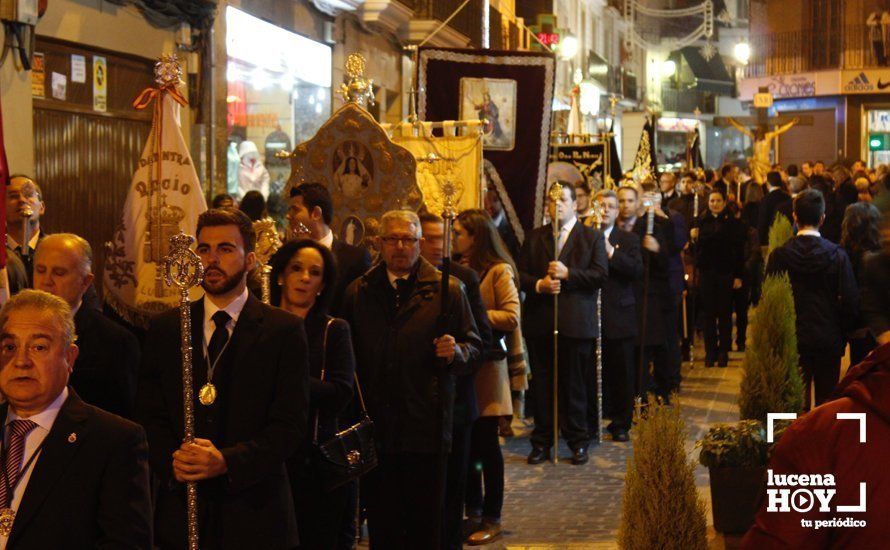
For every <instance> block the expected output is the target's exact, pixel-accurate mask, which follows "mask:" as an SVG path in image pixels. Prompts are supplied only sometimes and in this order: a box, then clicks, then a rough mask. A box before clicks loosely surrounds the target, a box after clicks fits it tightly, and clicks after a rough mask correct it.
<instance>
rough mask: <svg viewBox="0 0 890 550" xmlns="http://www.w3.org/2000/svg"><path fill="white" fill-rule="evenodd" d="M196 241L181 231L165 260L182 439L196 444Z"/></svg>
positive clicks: (192, 503) (194, 513)
mask: <svg viewBox="0 0 890 550" xmlns="http://www.w3.org/2000/svg"><path fill="white" fill-rule="evenodd" d="M193 242H195V239H194V238H193V237H191V236H190V235H186V234H185V233H183V232H182V231H180V232H179V233H178V234H176V235H173V236H172V237H170V252H169V253H168V254H167V255H166V256H165V257H164V280H165V281H166V283H167V286H176V287H177V288H178V289H179V331H180V347H179V349H180V352H181V354H182V416H183V419H184V426H183V440H184V442H185V443H193V442H194V441H195V401H194V399H195V397H194V382H193V378H192V316H191V308H190V307H189V304H190V303H191V299H190V298H189V291H190V290H191V289H192V288H193V287H196V286H198V285H199V284H201V281H202V280H203V279H204V266H203V265H201V259H200V258H199V257H198V255H197V254H195V252H194V251H193V250H192V249H191V245H192V243H193ZM185 488H186V517H187V522H188V547H189V550H198V548H199V546H198V484H197V482H195V481H188V482H186V484H185Z"/></svg>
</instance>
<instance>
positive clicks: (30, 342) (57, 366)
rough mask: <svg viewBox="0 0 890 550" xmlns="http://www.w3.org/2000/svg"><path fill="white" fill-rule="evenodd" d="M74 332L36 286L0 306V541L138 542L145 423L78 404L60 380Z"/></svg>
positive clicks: (144, 543)
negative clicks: (0, 399)
mask: <svg viewBox="0 0 890 550" xmlns="http://www.w3.org/2000/svg"><path fill="white" fill-rule="evenodd" d="M74 339H75V335H74V324H73V323H72V321H71V308H70V307H69V306H68V304H67V303H66V302H65V301H64V300H62V299H61V298H59V297H56V296H53V295H51V294H48V293H46V292H42V291H39V290H25V291H22V292H21V293H19V294H18V295H16V296H14V297H13V298H12V299H10V301H9V302H8V303H7V304H6V306H5V307H4V308H3V311H2V312H0V363H2V367H0V392H2V393H3V395H4V396H5V397H6V401H7V402H6V404H4V405H3V406H2V407H0V425H2V426H3V428H4V441H5V445H4V453H3V456H4V464H3V467H4V471H5V480H4V483H3V484H2V485H0V508H6V509H9V510H11V511H12V515H13V517H12V518H5V519H8V521H9V523H5V522H0V546H3V547H4V548H7V549H16V548H22V549H30V548H142V549H145V550H148V549H150V548H151V547H152V523H151V500H150V490H149V478H148V461H147V454H148V446H147V443H146V440H145V432H144V431H143V429H142V428H141V427H140V426H138V425H136V424H134V423H132V422H130V421H128V420H124V419H123V418H120V417H118V416H115V415H113V414H109V413H107V412H105V411H103V410H101V409H98V408H96V407H93V406H91V405H88V404H86V403H84V402H83V401H81V399H80V398H79V397H78V396H77V393H75V391H74V389H73V388H70V387H69V386H68V385H67V383H68V377H69V375H70V374H71V368H72V365H73V364H74V361H75V359H77V351H78V350H77V346H76V345H75V344H74ZM4 515H6V514H4ZM13 518H14V519H13ZM10 524H11V525H10ZM10 527H11V529H10Z"/></svg>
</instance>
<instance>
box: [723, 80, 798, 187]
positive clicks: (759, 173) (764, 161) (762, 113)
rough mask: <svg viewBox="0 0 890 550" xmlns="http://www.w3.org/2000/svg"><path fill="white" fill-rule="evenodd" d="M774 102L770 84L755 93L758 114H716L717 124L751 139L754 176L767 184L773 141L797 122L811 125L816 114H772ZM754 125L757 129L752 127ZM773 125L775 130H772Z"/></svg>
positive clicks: (750, 162)
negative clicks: (721, 115)
mask: <svg viewBox="0 0 890 550" xmlns="http://www.w3.org/2000/svg"><path fill="white" fill-rule="evenodd" d="M772 104H773V97H772V95H771V94H770V93H769V88H767V87H766V86H761V87H760V92H759V93H757V94H755V95H754V103H753V105H754V109H753V110H754V114H755V116H753V117H738V118H734V117H715V118H714V125H715V126H723V127H726V126H732V127H733V128H735V129H736V130H738V131H739V132H742V133H743V134H745V135H746V136H748V137H749V138H750V139H751V142H752V150H753V155H752V156H751V157H749V158H748V168H749V169H750V170H751V177H752V178H754V181H756V182H757V183H758V184H760V185H763V184H764V182H765V181H766V173H767V172H769V170H770V167H771V166H772V163H771V161H770V153H771V152H772V145H773V141H774V140H775V139H776V138H777V137H779V136H780V135H782V134H784V133H785V132H787V131H788V130H790V129H791V128H792V127H793V126H795V125H798V124H799V125H801V126H811V125H812V124H813V117H811V116H798V117H790V116H781V115H780V116H774V117H771V116H769V108H770V107H771V106H772ZM749 126H753V128H750V129H749V128H748V127H749ZM770 128H772V129H770ZM776 158H777V159H778V146H777V148H776Z"/></svg>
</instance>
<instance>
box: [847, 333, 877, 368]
mask: <svg viewBox="0 0 890 550" xmlns="http://www.w3.org/2000/svg"><path fill="white" fill-rule="evenodd" d="M877 345H878V343H877V342H876V341H875V337H874V336H872V335H871V333H868V334H866V335H864V336H858V337H856V338H850V366H851V367H853V366H855V365H858V364H859V363H861V362H862V360H863V359H865V356H866V355H868V354H869V353H871V352H872V350H873V349H875V348H876V347H877Z"/></svg>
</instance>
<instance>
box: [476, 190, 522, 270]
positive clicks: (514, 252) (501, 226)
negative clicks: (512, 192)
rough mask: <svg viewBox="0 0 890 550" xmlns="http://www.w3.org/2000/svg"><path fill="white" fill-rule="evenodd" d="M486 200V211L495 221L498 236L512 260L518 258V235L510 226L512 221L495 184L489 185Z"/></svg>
mask: <svg viewBox="0 0 890 550" xmlns="http://www.w3.org/2000/svg"><path fill="white" fill-rule="evenodd" d="M484 200H485V211H486V212H488V215H489V216H491V221H493V222H494V226H495V227H497V229H498V234H499V235H500V236H501V239H502V240H503V241H504V244H505V245H507V252H509V253H510V256H511V257H512V258H514V259H515V258H518V257H519V239H517V238H516V233H515V232H514V231H513V228H512V227H511V226H510V220H508V219H507V212H506V211H505V210H504V202H503V201H502V200H501V197H500V196H499V195H498V190H497V187H495V186H494V184H492V183H489V184H488V188H487V190H486V192H485V198H484Z"/></svg>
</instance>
